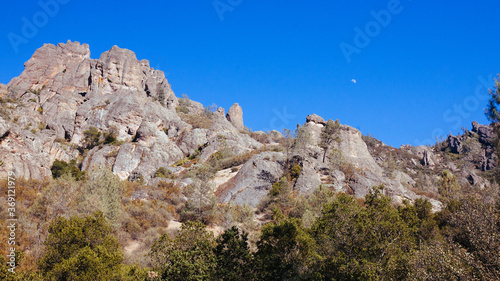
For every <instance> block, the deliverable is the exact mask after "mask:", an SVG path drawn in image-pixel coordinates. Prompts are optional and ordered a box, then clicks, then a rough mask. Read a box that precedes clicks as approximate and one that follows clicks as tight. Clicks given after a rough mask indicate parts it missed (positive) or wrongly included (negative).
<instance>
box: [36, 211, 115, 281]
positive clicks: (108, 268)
mask: <svg viewBox="0 0 500 281" xmlns="http://www.w3.org/2000/svg"><path fill="white" fill-rule="evenodd" d="M45 246H46V249H45V255H44V256H43V257H42V259H40V261H39V262H38V265H39V269H40V270H41V272H42V273H43V274H44V276H45V277H46V280H47V279H48V280H110V279H112V277H113V276H114V275H115V274H116V271H117V269H118V268H119V265H120V263H121V261H122V259H123V256H122V253H121V252H120V245H119V244H118V241H117V240H116V238H115V237H114V236H113V235H112V232H111V226H110V225H109V224H108V223H107V222H106V219H105V217H104V215H103V214H102V213H95V214H94V215H93V216H88V217H85V218H79V217H73V218H70V219H65V218H63V217H59V218H58V219H57V220H56V221H54V222H53V223H52V224H51V225H50V227H49V236H48V237H47V240H46V241H45Z"/></svg>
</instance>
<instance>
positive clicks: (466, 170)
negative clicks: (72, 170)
mask: <svg viewBox="0 0 500 281" xmlns="http://www.w3.org/2000/svg"><path fill="white" fill-rule="evenodd" d="M0 97H1V110H0V156H1V159H2V164H1V166H0V177H5V176H6V175H7V172H8V171H10V170H12V169H15V170H16V171H17V173H18V175H19V176H22V177H25V178H34V179H42V178H44V177H50V176H51V170H50V169H51V166H52V164H53V163H54V161H55V160H61V161H66V162H70V161H71V160H74V163H76V165H77V166H78V167H79V169H81V170H83V171H85V170H88V169H90V168H91V167H92V166H96V165H103V166H107V167H109V168H110V169H112V171H113V173H115V174H117V175H118V176H120V178H122V179H129V180H137V179H142V180H144V181H145V182H148V181H154V180H155V173H156V171H157V170H158V169H159V168H161V167H163V168H165V169H167V170H168V171H169V173H171V174H173V175H175V177H174V178H177V179H176V180H177V181H179V182H184V183H186V184H187V183H189V175H190V173H189V171H190V170H192V169H194V168H195V167H197V166H199V165H202V164H204V163H205V164H207V163H213V162H211V161H213V160H214V159H219V158H220V159H222V158H224V157H225V158H224V159H226V160H227V159H229V158H231V159H233V161H232V162H231V161H229V160H227V161H226V162H225V163H226V164H225V166H224V165H223V166H224V167H221V169H228V168H232V169H231V170H232V172H230V173H229V172H228V173H226V175H227V176H226V177H225V178H224V179H221V178H218V179H216V180H215V181H214V182H215V183H216V186H215V189H216V194H217V195H218V198H219V201H220V202H223V203H226V202H235V203H237V204H245V203H248V204H250V205H252V206H257V205H258V203H259V201H260V200H261V199H262V198H263V197H265V196H266V195H267V194H268V193H269V190H270V189H271V186H272V184H273V182H275V181H277V180H278V179H279V178H280V177H281V176H282V175H283V173H284V172H285V170H287V169H289V166H288V165H290V163H291V164H294V165H298V166H300V174H299V175H298V177H297V178H296V179H294V181H293V186H292V188H293V190H294V191H296V192H298V193H302V194H307V193H308V192H311V191H312V190H314V189H315V188H317V187H318V186H320V185H322V186H323V187H325V188H331V189H335V190H337V191H343V192H347V193H350V194H353V195H355V196H358V197H362V196H364V195H365V194H366V193H367V192H368V190H369V188H370V187H372V186H375V185H381V184H383V185H384V186H385V187H386V189H385V192H386V193H387V194H388V195H390V196H391V197H392V198H393V200H394V201H395V202H402V201H403V200H404V199H409V200H414V199H416V198H418V197H422V196H423V197H427V198H429V197H430V199H431V202H432V203H433V205H434V207H435V208H436V209H439V208H440V202H438V201H437V200H435V199H436V198H437V197H434V198H432V196H431V195H430V194H432V193H436V192H437V191H436V187H435V186H436V183H437V182H438V180H439V174H440V172H441V171H442V170H443V169H449V170H451V171H452V172H453V173H454V174H456V175H458V176H459V179H460V180H461V181H463V182H465V183H467V182H468V183H469V184H470V186H473V187H474V186H475V187H478V188H484V187H485V186H488V184H489V183H488V182H487V181H486V180H484V179H483V177H481V175H482V173H484V172H485V171H488V170H491V169H492V168H494V166H495V163H496V158H495V156H494V154H493V150H492V147H493V145H494V144H493V140H494V137H493V133H492V130H491V128H489V127H488V126H482V125H479V124H477V123H474V124H473V130H472V131H471V132H467V133H466V134H464V135H462V136H450V137H449V138H448V139H447V140H446V141H445V142H443V143H441V144H439V145H438V146H435V147H411V146H403V147H401V148H399V149H397V148H392V147H389V146H386V145H384V144H383V143H381V142H379V141H377V140H376V139H374V138H371V137H367V136H363V135H362V134H361V132H360V131H358V130H357V129H354V128H352V127H350V126H347V125H341V126H340V129H339V134H338V140H337V141H334V142H333V143H332V144H331V145H330V146H329V147H328V150H327V152H328V154H325V155H326V157H325V161H323V157H322V155H323V153H324V149H323V148H320V145H319V144H320V142H321V139H320V136H321V133H322V131H323V130H324V127H325V126H326V124H327V122H326V121H325V120H324V119H323V118H321V117H320V116H317V115H310V116H307V118H306V122H305V124H304V125H303V126H302V127H301V130H302V133H303V135H305V136H307V137H306V138H304V139H303V140H302V141H301V145H300V148H299V145H298V143H296V144H295V145H291V146H290V147H287V138H285V137H284V136H283V135H281V134H280V133H279V132H276V131H273V132H269V133H266V132H247V131H245V127H244V124H243V110H242V108H241V107H240V106H239V105H238V104H237V103H235V104H234V105H233V106H232V107H231V108H230V109H229V110H228V112H227V115H226V114H225V113H224V112H225V110H224V109H222V108H219V109H209V108H204V107H203V105H201V104H199V103H197V102H195V101H191V100H189V99H188V98H177V97H176V96H175V94H174V93H173V91H172V89H171V87H170V85H169V83H168V81H167V79H166V78H165V75H164V73H163V72H162V71H160V70H155V69H153V68H151V67H150V66H149V62H148V61H147V60H140V61H139V60H138V59H137V58H136V56H135V54H134V53H133V52H132V51H130V50H126V49H121V48H119V47H117V46H114V47H112V48H111V49H110V50H109V51H107V52H104V53H103V54H102V55H101V56H100V58H99V59H91V58H90V50H89V46H88V45H87V44H80V43H78V42H70V41H68V42H67V43H66V44H63V43H61V44H58V45H57V46H54V45H51V44H46V45H44V46H43V47H41V48H40V49H38V50H37V51H36V52H35V53H34V55H33V57H32V58H31V59H30V60H29V61H27V62H26V63H25V70H24V72H23V73H21V75H20V76H19V77H16V78H13V79H12V80H11V81H10V83H9V84H8V85H0ZM228 155H229V156H228ZM450 155H452V156H453V155H457V156H456V157H451V156H450ZM460 155H462V156H463V157H462V156H460ZM217 157H219V158H217ZM290 159H291V160H290ZM218 174H219V173H218ZM216 177H217V175H216Z"/></svg>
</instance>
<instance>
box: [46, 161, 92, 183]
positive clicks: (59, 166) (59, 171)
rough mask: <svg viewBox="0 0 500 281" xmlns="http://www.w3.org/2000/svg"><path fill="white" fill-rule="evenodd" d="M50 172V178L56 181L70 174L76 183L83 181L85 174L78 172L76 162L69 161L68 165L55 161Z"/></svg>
mask: <svg viewBox="0 0 500 281" xmlns="http://www.w3.org/2000/svg"><path fill="white" fill-rule="evenodd" d="M50 171H51V172H52V177H53V178H54V179H57V178H59V177H61V176H62V175H64V174H71V176H73V177H74V178H75V179H76V180H77V181H78V180H81V179H83V177H84V176H85V172H82V171H80V169H78V167H76V160H74V159H73V160H71V161H70V162H69V163H67V162H65V161H60V160H55V161H54V163H53V164H52V167H51V168H50Z"/></svg>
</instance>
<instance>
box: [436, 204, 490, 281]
mask: <svg viewBox="0 0 500 281" xmlns="http://www.w3.org/2000/svg"><path fill="white" fill-rule="evenodd" d="M499 222H500V210H498V209H496V208H495V206H494V205H493V204H487V203H484V202H481V201H479V200H478V199H476V198H473V197H465V198H462V199H460V200H459V201H458V208H457V209H456V210H455V211H454V212H452V213H451V214H450V215H449V216H448V217H447V218H446V220H445V224H446V225H447V226H449V227H451V229H450V231H449V235H450V238H452V239H453V241H454V242H455V243H456V244H458V245H459V246H460V247H463V248H464V249H465V250H467V252H468V253H469V254H471V255H472V256H473V257H474V264H473V269H474V271H475V273H476V275H477V276H481V277H482V278H485V279H486V280H499V279H500V258H499V257H500V223H499Z"/></svg>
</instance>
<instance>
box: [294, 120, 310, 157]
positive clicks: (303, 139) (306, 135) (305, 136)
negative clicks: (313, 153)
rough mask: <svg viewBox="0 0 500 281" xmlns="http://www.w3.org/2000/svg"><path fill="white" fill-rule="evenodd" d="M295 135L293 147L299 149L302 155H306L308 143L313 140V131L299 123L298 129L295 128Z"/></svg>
mask: <svg viewBox="0 0 500 281" xmlns="http://www.w3.org/2000/svg"><path fill="white" fill-rule="evenodd" d="M294 135H295V143H294V146H293V148H294V149H297V150H298V151H299V154H300V155H301V156H302V157H305V156H306V151H307V145H308V144H309V142H310V141H311V132H310V131H309V130H308V129H307V128H306V127H304V126H300V125H299V124H297V129H295V132H294Z"/></svg>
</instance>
